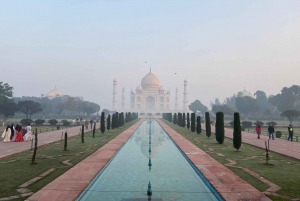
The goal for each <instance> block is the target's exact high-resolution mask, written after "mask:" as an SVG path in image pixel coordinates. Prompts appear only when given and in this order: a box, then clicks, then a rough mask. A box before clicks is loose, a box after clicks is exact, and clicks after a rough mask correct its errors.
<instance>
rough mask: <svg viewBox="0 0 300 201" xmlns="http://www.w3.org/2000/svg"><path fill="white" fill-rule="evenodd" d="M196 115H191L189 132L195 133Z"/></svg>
mask: <svg viewBox="0 0 300 201" xmlns="http://www.w3.org/2000/svg"><path fill="white" fill-rule="evenodd" d="M195 118H196V114H195V113H192V114H191V131H192V132H195V130H196V128H195V126H196V122H195V121H196V119H195Z"/></svg>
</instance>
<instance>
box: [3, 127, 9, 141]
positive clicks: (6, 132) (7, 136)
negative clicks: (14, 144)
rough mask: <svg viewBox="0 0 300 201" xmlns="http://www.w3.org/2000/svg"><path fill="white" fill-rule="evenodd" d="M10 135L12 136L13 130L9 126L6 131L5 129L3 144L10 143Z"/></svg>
mask: <svg viewBox="0 0 300 201" xmlns="http://www.w3.org/2000/svg"><path fill="white" fill-rule="evenodd" d="M10 135H11V129H10V126H9V125H8V126H7V127H6V129H4V132H3V134H2V138H3V139H4V140H3V142H9V141H10Z"/></svg>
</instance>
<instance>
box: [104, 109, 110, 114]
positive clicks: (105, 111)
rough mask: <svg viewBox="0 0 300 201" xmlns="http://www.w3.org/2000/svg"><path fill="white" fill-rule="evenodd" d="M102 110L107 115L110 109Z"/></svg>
mask: <svg viewBox="0 0 300 201" xmlns="http://www.w3.org/2000/svg"><path fill="white" fill-rule="evenodd" d="M102 112H104V113H105V115H109V113H110V111H109V110H108V109H103V110H102Z"/></svg>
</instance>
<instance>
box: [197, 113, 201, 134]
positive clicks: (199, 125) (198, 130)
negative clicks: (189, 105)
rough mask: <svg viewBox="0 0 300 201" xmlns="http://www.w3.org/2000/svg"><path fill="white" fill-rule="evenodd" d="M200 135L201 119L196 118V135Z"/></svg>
mask: <svg viewBox="0 0 300 201" xmlns="http://www.w3.org/2000/svg"><path fill="white" fill-rule="evenodd" d="M200 133H201V117H200V116H198V117H197V134H200Z"/></svg>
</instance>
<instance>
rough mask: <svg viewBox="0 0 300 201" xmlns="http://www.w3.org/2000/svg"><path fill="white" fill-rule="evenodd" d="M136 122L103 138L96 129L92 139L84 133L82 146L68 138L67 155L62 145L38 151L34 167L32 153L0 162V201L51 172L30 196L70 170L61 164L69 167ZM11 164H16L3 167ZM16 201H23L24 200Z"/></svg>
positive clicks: (35, 184)
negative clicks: (19, 187)
mask: <svg viewBox="0 0 300 201" xmlns="http://www.w3.org/2000/svg"><path fill="white" fill-rule="evenodd" d="M136 122H137V120H134V121H131V122H129V123H127V124H125V125H124V126H122V127H120V128H119V129H114V130H110V131H109V132H108V131H107V130H106V131H105V133H104V134H101V132H100V131H99V129H97V131H96V133H95V138H93V137H92V133H86V134H85V138H84V143H81V137H80V136H79V135H78V136H76V137H73V138H69V139H68V151H63V149H64V148H63V147H64V142H63V141H59V142H55V143H53V144H50V145H48V146H44V147H41V148H38V150H37V155H36V162H37V164H36V165H31V164H30V163H31V155H32V151H26V152H24V153H21V154H18V155H15V156H12V157H9V158H5V159H2V160H0V178H1V179H0V189H1V191H0V198H3V197H7V196H12V195H18V194H19V193H18V192H17V191H16V190H15V189H16V188H17V187H18V186H20V185H22V184H23V183H25V182H27V181H29V180H30V179H32V178H34V177H37V176H39V175H40V174H42V173H44V172H46V171H47V170H49V169H50V168H55V171H54V172H52V173H51V174H49V175H48V176H46V177H44V178H42V179H41V180H39V181H37V182H35V183H33V184H32V185H30V186H29V187H28V189H30V190H31V191H32V192H36V191H38V190H39V189H41V188H43V187H44V186H45V185H47V184H48V183H50V182H51V181H53V180H54V179H55V178H57V177H58V176H60V175H62V174H63V173H65V172H66V171H67V170H69V169H70V168H72V167H73V166H66V165H64V164H63V163H62V162H63V161H65V160H70V161H69V162H70V163H72V164H73V165H75V164H77V163H79V162H80V161H82V160H83V159H85V158H86V157H87V156H89V155H91V154H92V153H94V152H95V151H96V150H98V149H99V148H100V147H102V146H103V145H105V144H106V143H107V142H109V141H110V140H112V139H113V138H115V137H116V136H117V135H119V134H120V133H122V132H123V131H124V130H126V129H127V128H129V127H130V126H132V125H133V124H134V123H136ZM12 160H16V161H15V162H11V163H3V162H8V161H12ZM16 200H17V199H16ZM19 200H25V198H22V199H19Z"/></svg>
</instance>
